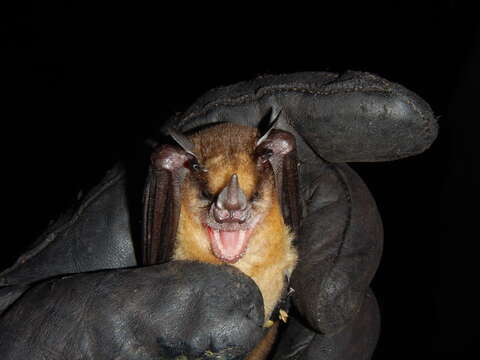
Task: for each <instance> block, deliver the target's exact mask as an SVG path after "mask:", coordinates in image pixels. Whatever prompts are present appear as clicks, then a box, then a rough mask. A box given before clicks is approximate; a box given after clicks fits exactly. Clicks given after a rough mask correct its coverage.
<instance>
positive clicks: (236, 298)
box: [0, 261, 263, 360]
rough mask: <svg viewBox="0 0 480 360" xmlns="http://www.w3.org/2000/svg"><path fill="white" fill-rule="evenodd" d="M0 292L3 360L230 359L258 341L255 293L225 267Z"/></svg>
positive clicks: (178, 268) (106, 275)
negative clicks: (178, 357)
mask: <svg viewBox="0 0 480 360" xmlns="http://www.w3.org/2000/svg"><path fill="white" fill-rule="evenodd" d="M225 289H228V291H225ZM1 291H2V295H3V296H2V298H3V299H4V301H6V299H7V298H9V302H10V306H9V307H8V311H5V312H4V314H3V315H2V317H1V320H0V334H1V340H0V354H2V359H40V358H41V359H85V358H91V359H135V360H137V359H157V358H159V357H160V358H174V357H176V356H180V355H187V356H188V357H189V358H192V359H193V358H201V357H204V358H208V357H214V356H215V358H220V359H234V358H238V357H241V356H244V355H245V354H247V353H248V352H249V351H250V350H251V349H252V348H253V347H254V345H255V343H256V342H257V341H259V340H260V336H261V335H262V325H263V303H262V298H261V295H260V293H259V290H258V288H257V287H256V286H255V284H254V282H253V281H252V280H251V279H249V278H248V277H246V276H244V275H243V274H242V273H240V272H239V271H238V270H236V269H235V268H233V267H230V266H214V265H210V264H202V263H189V262H180V261H178V262H172V263H169V264H165V265H157V266H149V267H143V268H134V269H120V270H108V271H100V272H93V273H84V274H76V275H71V276H65V277H59V278H54V279H52V280H47V281H43V282H40V283H39V284H37V285H33V286H32V287H30V288H28V289H26V288H25V287H22V288H19V287H7V288H3V289H2V290H1ZM20 295H21V296H20ZM4 305H6V304H4Z"/></svg>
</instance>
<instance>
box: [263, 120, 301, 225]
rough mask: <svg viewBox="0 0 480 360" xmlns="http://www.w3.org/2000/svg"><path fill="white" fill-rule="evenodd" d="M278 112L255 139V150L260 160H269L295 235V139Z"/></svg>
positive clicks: (286, 219) (297, 208)
mask: <svg viewBox="0 0 480 360" xmlns="http://www.w3.org/2000/svg"><path fill="white" fill-rule="evenodd" d="M280 114H281V112H278V113H277V114H276V116H275V118H274V122H273V124H272V127H271V128H270V129H269V130H268V131H267V132H266V133H265V134H264V135H263V136H262V137H261V138H260V139H259V140H258V141H257V145H256V149H255V152H256V154H257V158H258V159H259V161H262V162H266V161H268V162H270V164H271V166H272V169H273V173H274V176H275V187H276V189H277V193H278V194H279V196H280V201H281V204H282V213H283V218H284V220H285V223H286V224H287V225H288V226H290V228H291V229H292V230H293V232H294V233H295V234H296V233H297V231H298V228H299V226H300V208H299V203H298V173H297V151H296V142H295V137H294V136H293V135H292V134H291V133H290V132H289V131H286V130H283V129H288V127H286V126H285V125H288V124H284V123H283V122H285V120H284V119H282V117H281V116H280ZM282 128H283V129H282Z"/></svg>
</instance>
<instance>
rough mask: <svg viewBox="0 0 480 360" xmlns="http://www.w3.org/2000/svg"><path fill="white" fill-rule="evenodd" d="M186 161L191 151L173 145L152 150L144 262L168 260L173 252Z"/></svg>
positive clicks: (145, 218)
mask: <svg viewBox="0 0 480 360" xmlns="http://www.w3.org/2000/svg"><path fill="white" fill-rule="evenodd" d="M187 161H188V154H187V153H186V152H185V151H183V150H181V149H177V148H174V147H172V146H161V147H159V148H157V149H156V150H155V151H154V153H153V154H152V161H151V166H150V169H149V175H148V178H147V184H146V187H145V195H144V202H145V204H144V221H143V226H144V227H143V239H142V247H141V249H142V263H143V264H144V265H152V264H158V263H163V262H167V261H168V260H170V258H171V256H172V254H173V250H174V244H175V236H176V232H177V226H178V218H179V215H180V187H181V185H182V182H183V179H184V177H185V174H186V173H187V169H186V168H185V166H184V164H185V163H186V162H187Z"/></svg>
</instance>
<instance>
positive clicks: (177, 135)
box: [167, 128, 197, 157]
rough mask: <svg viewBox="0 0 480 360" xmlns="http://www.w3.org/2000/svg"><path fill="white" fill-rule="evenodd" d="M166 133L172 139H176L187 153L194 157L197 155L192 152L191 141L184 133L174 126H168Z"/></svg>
mask: <svg viewBox="0 0 480 360" xmlns="http://www.w3.org/2000/svg"><path fill="white" fill-rule="evenodd" d="M167 133H168V135H170V136H171V137H172V139H173V140H175V141H176V143H177V144H178V145H179V146H180V147H181V148H182V149H183V150H184V151H185V152H186V153H187V154H190V155H192V156H194V157H197V156H196V155H195V152H194V146H193V143H192V142H191V141H190V139H189V138H187V137H186V136H185V135H183V134H182V133H181V132H179V131H177V130H175V129H174V128H169V129H167Z"/></svg>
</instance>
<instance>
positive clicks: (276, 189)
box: [142, 121, 299, 359]
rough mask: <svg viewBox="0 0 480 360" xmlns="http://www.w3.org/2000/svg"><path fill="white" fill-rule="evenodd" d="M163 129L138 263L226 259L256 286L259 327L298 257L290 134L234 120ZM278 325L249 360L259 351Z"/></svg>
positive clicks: (149, 181) (148, 186)
mask: <svg viewBox="0 0 480 360" xmlns="http://www.w3.org/2000/svg"><path fill="white" fill-rule="evenodd" d="M170 135H171V137H172V138H173V140H174V141H175V142H176V145H161V146H159V147H157V148H156V149H155V150H154V152H153V154H152V157H151V166H150V171H149V175H148V179H147V184H146V190H145V199H144V201H145V213H144V236H143V244H142V261H143V263H144V264H157V263H163V262H167V261H170V260H197V261H201V262H207V263H213V264H223V263H227V264H230V265H231V266H234V267H236V268H238V269H239V270H241V271H242V272H244V273H245V274H246V275H248V276H250V277H251V278H252V279H253V280H254V281H255V283H256V284H257V286H258V287H259V289H260V291H261V294H262V296H263V299H264V311H265V326H266V327H268V326H270V325H271V324H272V320H271V319H270V317H271V315H272V313H273V312H274V309H275V306H276V305H277V303H278V302H279V300H280V298H281V297H282V294H284V293H285V291H286V285H287V284H286V280H285V279H288V278H289V276H290V274H291V273H292V271H293V269H294V267H295V263H296V261H297V253H296V250H295V247H294V244H293V240H294V236H295V233H296V232H297V230H298V226H299V210H298V180H297V159H296V145H295V138H294V136H293V135H292V134H291V133H289V132H288V131H285V130H282V129H279V126H278V121H275V122H274V126H272V127H271V128H270V130H269V131H267V132H266V133H265V134H264V135H263V136H260V132H259V130H258V129H256V128H253V127H249V126H245V125H238V124H233V123H221V124H217V125H214V126H211V127H208V128H204V129H202V130H200V131H198V132H195V133H193V134H191V135H189V136H186V135H184V134H181V133H179V132H177V131H175V130H170ZM286 316H287V315H286V312H285V311H284V310H283V309H282V310H280V318H281V319H283V320H284V321H286ZM275 320H277V319H275ZM277 323H278V322H277ZM277 326H278V324H275V326H274V327H273V328H272V329H271V330H272V331H269V332H268V333H267V335H266V337H265V339H264V340H262V342H261V344H260V345H259V346H257V348H255V349H254V351H253V352H252V353H251V354H250V356H249V359H260V358H263V357H264V356H266V354H267V353H268V349H269V348H270V346H271V344H272V342H273V339H274V337H275V332H276V327H277ZM262 343H263V344H262Z"/></svg>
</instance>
